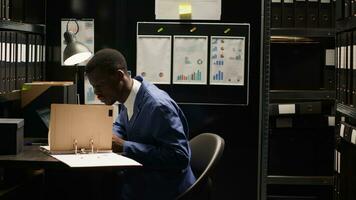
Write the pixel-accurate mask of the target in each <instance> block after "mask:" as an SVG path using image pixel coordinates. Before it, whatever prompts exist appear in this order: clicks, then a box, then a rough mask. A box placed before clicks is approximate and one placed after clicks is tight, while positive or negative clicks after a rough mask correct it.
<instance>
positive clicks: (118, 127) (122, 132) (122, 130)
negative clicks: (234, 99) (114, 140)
mask: <svg viewBox="0 0 356 200" xmlns="http://www.w3.org/2000/svg"><path fill="white" fill-rule="evenodd" d="M123 116H124V112H120V114H119V116H118V117H117V118H116V120H115V122H114V124H113V128H112V131H113V134H115V135H117V136H118V137H120V138H123V139H125V138H126V127H125V125H124V123H123V122H124V119H123Z"/></svg>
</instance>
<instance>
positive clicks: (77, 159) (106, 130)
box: [43, 104, 142, 167]
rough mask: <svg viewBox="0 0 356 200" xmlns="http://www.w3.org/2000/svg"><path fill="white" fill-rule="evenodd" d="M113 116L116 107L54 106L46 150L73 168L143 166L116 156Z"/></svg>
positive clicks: (52, 106) (52, 107)
mask: <svg viewBox="0 0 356 200" xmlns="http://www.w3.org/2000/svg"><path fill="white" fill-rule="evenodd" d="M112 117H113V107H112V106H106V105H77V104H52V105H51V114H50V125H49V131H48V141H49V146H47V147H43V148H44V149H46V150H47V152H48V153H50V154H51V155H52V156H53V157H54V158H56V159H58V160H60V161H62V162H64V163H66V164H67V165H69V166H70V167H106V166H142V165H141V164H140V163H138V162H136V161H135V160H132V159H130V158H127V157H124V156H121V155H118V154H115V153H112V146H111V145H112V122H113V119H112Z"/></svg>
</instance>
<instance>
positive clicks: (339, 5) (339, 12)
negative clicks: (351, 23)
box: [335, 0, 344, 20]
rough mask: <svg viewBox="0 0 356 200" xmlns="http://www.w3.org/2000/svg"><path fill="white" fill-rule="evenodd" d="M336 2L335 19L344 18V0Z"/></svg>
mask: <svg viewBox="0 0 356 200" xmlns="http://www.w3.org/2000/svg"><path fill="white" fill-rule="evenodd" d="M335 4H336V5H335V7H336V8H335V19H336V20H342V19H343V18H344V0H337V1H336V2H335Z"/></svg>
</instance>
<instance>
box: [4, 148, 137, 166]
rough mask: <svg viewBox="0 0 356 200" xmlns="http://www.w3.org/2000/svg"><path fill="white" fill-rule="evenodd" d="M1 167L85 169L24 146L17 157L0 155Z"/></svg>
mask: <svg viewBox="0 0 356 200" xmlns="http://www.w3.org/2000/svg"><path fill="white" fill-rule="evenodd" d="M0 167H10V168H34V169H42V168H44V169H58V168H59V169H83V168H71V167H69V166H68V165H66V164H64V163H63V162H61V161H59V160H57V159H55V158H53V157H52V156H50V155H48V154H46V153H44V152H42V151H41V150H40V146H35V145H34V146H24V149H23V151H22V152H21V153H19V154H17V155H0ZM85 168H86V169H98V168H102V169H109V170H110V169H113V168H115V169H132V168H141V166H111V167H85Z"/></svg>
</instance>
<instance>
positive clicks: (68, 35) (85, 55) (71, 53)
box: [63, 31, 92, 65]
mask: <svg viewBox="0 0 356 200" xmlns="http://www.w3.org/2000/svg"><path fill="white" fill-rule="evenodd" d="M64 38H65V42H66V43H67V46H66V48H65V49H64V52H63V60H64V62H63V64H64V65H76V64H79V63H81V62H84V61H85V60H87V59H89V58H90V56H91V55H92V53H91V52H90V50H89V49H88V47H86V46H85V45H84V44H82V43H80V42H78V41H77V40H76V38H75V35H74V34H73V33H72V32H69V31H66V32H65V33H64Z"/></svg>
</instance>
